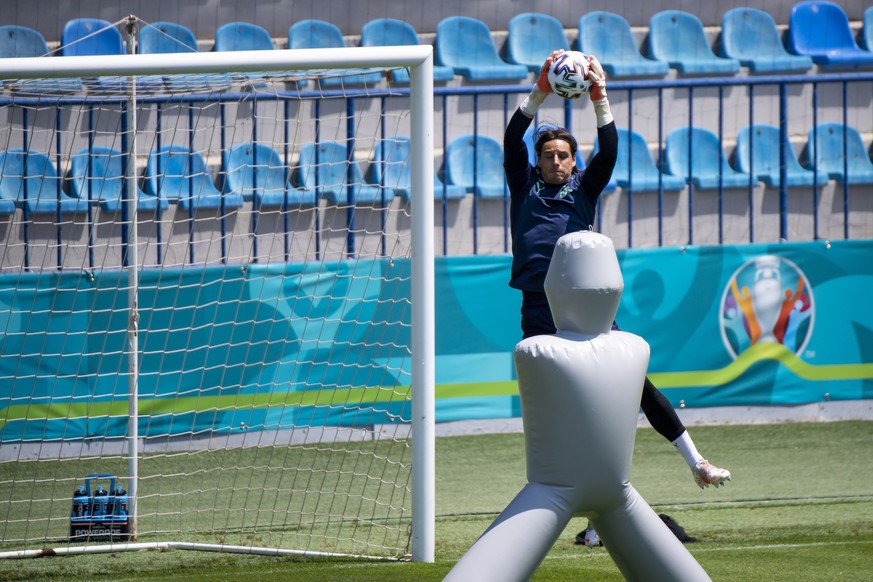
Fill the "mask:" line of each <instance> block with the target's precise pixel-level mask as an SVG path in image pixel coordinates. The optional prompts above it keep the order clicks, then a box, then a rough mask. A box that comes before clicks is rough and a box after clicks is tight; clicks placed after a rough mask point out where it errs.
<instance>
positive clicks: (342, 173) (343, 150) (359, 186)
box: [296, 141, 393, 205]
mask: <svg viewBox="0 0 873 582" xmlns="http://www.w3.org/2000/svg"><path fill="white" fill-rule="evenodd" d="M349 163H350V162H349V152H348V148H347V146H346V144H345V143H342V142H338V141H323V142H320V143H318V144H314V143H308V144H305V145H303V146H302V147H301V148H300V161H299V164H298V167H297V170H296V172H297V184H298V185H299V186H301V187H302V188H303V189H304V190H305V195H306V196H312V197H313V199H314V200H319V199H321V198H322V197H323V198H326V199H327V200H328V201H329V202H330V203H331V204H335V205H347V204H349V189H351V191H352V192H351V193H352V196H353V198H354V203H355V204H378V203H380V202H381V201H382V197H383V191H382V190H381V189H380V188H377V187H375V186H372V185H370V184H367V183H366V182H365V181H364V175H363V172H361V166H360V165H359V164H358V161H357V160H355V159H354V158H353V159H352V160H351V167H349ZM350 171H351V176H350V175H349V172H350ZM350 185H351V188H350ZM316 194H318V196H316ZM384 195H385V203H386V204H387V203H389V202H390V201H391V200H390V198H391V197H393V192H384Z"/></svg>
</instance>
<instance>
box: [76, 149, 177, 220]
mask: <svg viewBox="0 0 873 582" xmlns="http://www.w3.org/2000/svg"><path fill="white" fill-rule="evenodd" d="M123 163H124V157H123V156H122V154H121V152H120V151H118V150H116V149H113V148H108V147H104V146H95V147H92V148H91V149H90V150H89V149H88V148H84V149H81V150H79V151H78V152H76V153H75V154H73V156H72V159H71V163H70V193H71V194H72V195H73V196H74V197H75V198H78V199H79V200H87V201H91V202H97V203H99V204H100V207H101V208H102V209H103V210H104V211H106V212H113V213H115V212H120V211H121V208H122V191H123V187H124V169H123ZM136 200H137V205H136V207H137V210H139V211H141V212H155V211H156V210H158V208H160V210H161V211H164V210H166V209H167V200H166V199H160V198H157V197H156V196H149V195H148V194H145V193H144V192H142V191H141V190H140V188H139V186H137V188H136Z"/></svg>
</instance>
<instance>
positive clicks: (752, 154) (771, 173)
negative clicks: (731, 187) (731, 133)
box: [735, 124, 828, 188]
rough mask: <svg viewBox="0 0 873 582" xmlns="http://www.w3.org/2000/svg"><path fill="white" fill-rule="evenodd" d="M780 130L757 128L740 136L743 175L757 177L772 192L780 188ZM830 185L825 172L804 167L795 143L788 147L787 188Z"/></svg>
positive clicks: (739, 160) (739, 162) (747, 129)
mask: <svg viewBox="0 0 873 582" xmlns="http://www.w3.org/2000/svg"><path fill="white" fill-rule="evenodd" d="M780 142H781V139H780V136H779V128H778V127H774V126H772V125H764V124H756V125H752V126H747V127H744V128H742V129H741V130H740V132H739V134H737V150H736V155H735V157H736V165H737V169H738V170H740V171H742V172H748V173H752V174H754V175H755V177H756V178H758V179H760V180H761V181H762V182H764V184H766V185H767V186H768V187H770V188H778V187H779V186H780V179H779V173H780V172H779V170H780V167H781V162H780V160H779V143H780ZM827 182H828V175H827V174H826V173H825V172H821V173H819V174H818V180H816V175H815V173H814V172H813V171H811V170H807V169H806V168H804V167H803V166H801V165H800V162H799V161H798V159H797V154H795V153H794V148H793V147H791V143H790V142H789V143H785V185H786V186H788V187H793V186H812V185H813V184H816V185H817V186H824V185H825V184H827Z"/></svg>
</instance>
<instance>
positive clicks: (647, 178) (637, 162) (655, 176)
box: [594, 128, 685, 191]
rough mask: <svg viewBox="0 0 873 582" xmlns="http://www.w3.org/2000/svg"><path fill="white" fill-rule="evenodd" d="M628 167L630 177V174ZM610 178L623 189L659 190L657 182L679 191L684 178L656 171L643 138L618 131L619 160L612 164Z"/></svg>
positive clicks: (683, 185)
mask: <svg viewBox="0 0 873 582" xmlns="http://www.w3.org/2000/svg"><path fill="white" fill-rule="evenodd" d="M628 147H630V151H628ZM598 149H599V144H598V143H597V140H596V139H595V141H594V151H595V152H597V150H598ZM631 162H633V163H632V164H631ZM631 168H633V174H631V173H630V172H631ZM612 177H613V179H614V180H615V181H616V182H617V183H618V185H619V186H620V187H621V188H623V189H625V190H627V189H629V188H632V189H633V190H634V191H652V190H658V180H659V179H660V181H661V185H662V187H663V189H664V190H681V189H682V188H684V187H685V178H682V177H680V176H672V175H670V174H665V173H663V172H661V171H660V170H659V169H658V166H657V165H656V164H655V159H654V158H653V157H652V152H650V151H649V146H648V144H647V143H646V140H645V138H644V137H643V136H642V135H640V134H639V133H637V132H635V131H634V132H632V133H631V132H629V131H628V130H627V129H621V128H619V129H618V158H617V159H616V161H615V169H614V170H613V171H612Z"/></svg>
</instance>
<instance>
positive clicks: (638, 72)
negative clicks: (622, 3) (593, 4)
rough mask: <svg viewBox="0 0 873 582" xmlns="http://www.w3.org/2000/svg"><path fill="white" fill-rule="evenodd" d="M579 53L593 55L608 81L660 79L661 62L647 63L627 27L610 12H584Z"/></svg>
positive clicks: (663, 65) (663, 69) (665, 66)
mask: <svg viewBox="0 0 873 582" xmlns="http://www.w3.org/2000/svg"><path fill="white" fill-rule="evenodd" d="M577 43H578V46H579V50H580V51H582V52H583V53H587V54H590V55H594V56H596V57H597V60H599V61H600V64H601V65H603V70H604V71H605V72H606V74H607V75H609V76H610V77H663V76H664V75H666V74H667V73H669V72H670V65H668V64H667V63H666V62H664V61H654V60H652V59H647V58H646V57H644V56H643V55H642V54H640V50H639V48H638V47H637V42H636V40H634V35H633V32H632V31H631V27H630V24H629V23H628V21H627V20H625V18H624V17H623V16H620V15H618V14H613V13H611V12H601V11H594V12H588V13H587V14H585V15H584V16H582V17H581V18H580V19H579V39H578V41H577Z"/></svg>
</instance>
